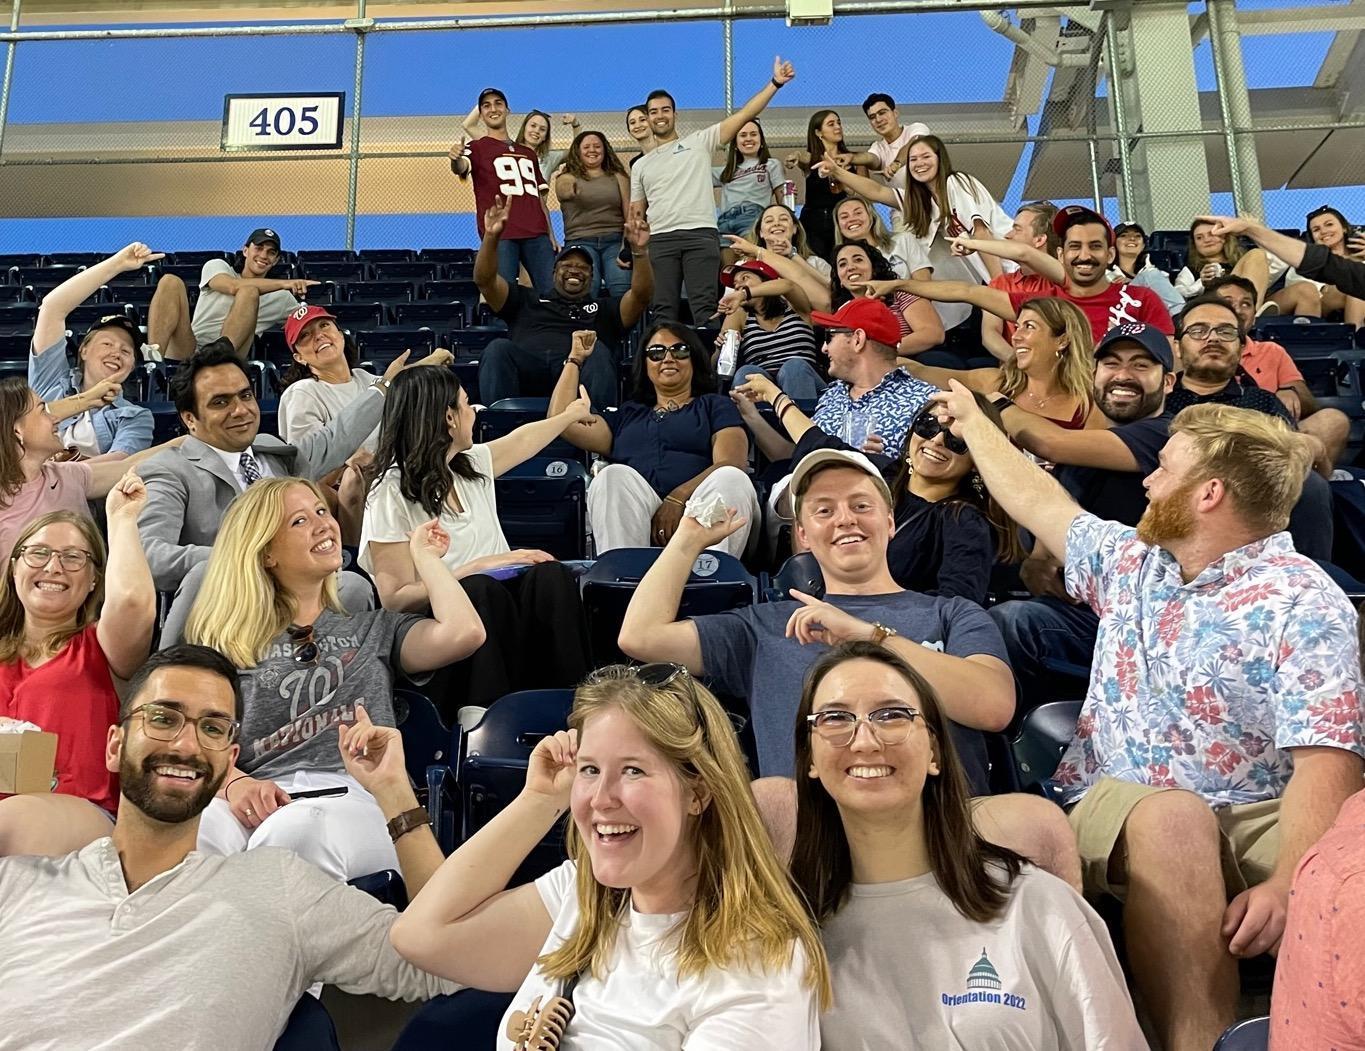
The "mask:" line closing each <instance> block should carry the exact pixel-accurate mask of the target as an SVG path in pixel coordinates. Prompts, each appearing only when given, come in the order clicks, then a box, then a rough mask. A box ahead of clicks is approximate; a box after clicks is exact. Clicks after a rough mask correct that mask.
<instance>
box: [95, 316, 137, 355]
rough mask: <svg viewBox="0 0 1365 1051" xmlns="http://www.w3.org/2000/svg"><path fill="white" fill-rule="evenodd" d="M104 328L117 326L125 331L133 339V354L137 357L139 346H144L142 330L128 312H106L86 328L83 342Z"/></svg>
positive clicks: (121, 330)
mask: <svg viewBox="0 0 1365 1051" xmlns="http://www.w3.org/2000/svg"><path fill="white" fill-rule="evenodd" d="M102 328H116V329H118V330H119V331H120V332H123V333H125V334H126V335H127V336H128V338H129V339H131V340H132V341H133V356H134V357H137V352H138V348H139V347H141V346H142V330H141V329H140V328H138V327H137V325H136V324H135V323H134V322H133V319H132V318H130V317H129V316H128V315H127V314H105V315H104V317H102V318H100V319H99V320H98V321H96V322H95V323H94V324H93V325H91V326H90V327H89V328H88V329H86V330H85V336H84V338H83V339H82V340H81V342H82V343H84V342H85V340H87V339H89V338H90V337H91V335H92V334H94V333H95V332H98V331H99V330H100V329H102Z"/></svg>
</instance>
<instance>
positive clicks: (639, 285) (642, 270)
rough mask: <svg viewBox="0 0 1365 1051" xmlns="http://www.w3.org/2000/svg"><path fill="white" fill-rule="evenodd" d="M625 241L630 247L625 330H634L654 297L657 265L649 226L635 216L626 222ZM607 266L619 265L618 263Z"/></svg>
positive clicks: (624, 298)
mask: <svg viewBox="0 0 1365 1051" xmlns="http://www.w3.org/2000/svg"><path fill="white" fill-rule="evenodd" d="M625 241H626V244H628V245H630V287H629V288H628V289H626V294H625V295H623V296H622V297H621V327H622V328H624V329H630V328H634V327H635V322H637V321H639V320H640V318H642V317H644V313H645V311H646V310H648V309H649V301H650V299H651V298H653V296H654V264H653V263H651V262H650V261H649V223H647V222H646V221H645V220H644V218H643V217H642V218H638V219H637V218H636V217H635V216H631V217H630V218H629V219H627V220H626V225H625ZM603 265H604V266H615V265H616V264H615V262H610V263H605V264H603Z"/></svg>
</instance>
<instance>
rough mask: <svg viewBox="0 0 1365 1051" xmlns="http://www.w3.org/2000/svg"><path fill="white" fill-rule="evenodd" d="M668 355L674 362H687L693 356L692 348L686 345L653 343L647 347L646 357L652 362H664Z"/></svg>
mask: <svg viewBox="0 0 1365 1051" xmlns="http://www.w3.org/2000/svg"><path fill="white" fill-rule="evenodd" d="M668 354H672V355H673V360H674V361H686V360H687V359H688V358H690V357H691V356H692V348H691V347H689V346H688V345H687V344H686V343H651V344H650V345H649V346H647V347H645V357H647V358H648V359H649V360H650V361H663V360H664V357H665V355H668Z"/></svg>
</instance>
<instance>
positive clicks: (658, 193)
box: [630, 124, 720, 234]
mask: <svg viewBox="0 0 1365 1051" xmlns="http://www.w3.org/2000/svg"><path fill="white" fill-rule="evenodd" d="M719 148H720V125H719V124H712V125H711V126H710V127H709V128H703V129H702V130H701V131H694V132H693V133H692V134H691V135H684V136H683V137H682V138H680V139H676V140H674V141H673V142H663V143H660V144H659V145H658V146H656V147H655V148H654V149H652V150H651V151H650V152H649V153H646V154H645V155H644V156H643V157H641V158H640V159H639V160H638V161H637V162H636V164H635V166H634V167H633V168H631V169H630V199H631V200H632V201H639V200H645V201H647V202H648V208H647V210H646V216H647V218H648V219H649V229H650V231H651V232H652V233H656V234H667V233H672V232H673V231H674V230H701V229H707V230H714V229H716V199H715V196H714V194H713V193H712V187H711V156H712V154H714V153H715V152H716V150H718V149H719Z"/></svg>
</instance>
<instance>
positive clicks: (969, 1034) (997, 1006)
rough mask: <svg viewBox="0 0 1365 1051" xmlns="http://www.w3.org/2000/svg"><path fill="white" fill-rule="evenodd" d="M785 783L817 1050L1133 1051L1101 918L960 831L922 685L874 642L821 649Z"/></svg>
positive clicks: (933, 707)
mask: <svg viewBox="0 0 1365 1051" xmlns="http://www.w3.org/2000/svg"><path fill="white" fill-rule="evenodd" d="M796 769H797V770H798V771H800V772H801V774H802V776H799V777H798V778H797V779H796V799H797V804H796V806H797V809H796V840H795V848H794V850H793V853H792V859H791V870H792V876H793V877H794V879H795V881H796V884H797V886H798V887H799V888H800V890H801V892H802V893H803V895H804V896H805V899H806V901H807V902H808V904H809V905H810V908H811V910H812V911H813V913H814V914H815V919H816V922H817V923H819V924H820V926H821V933H822V936H823V940H824V945H825V951H826V952H827V953H828V954H829V963H830V974H831V977H832V979H833V984H834V1007H833V1009H832V1010H830V1011H828V1012H827V1013H826V1014H825V1015H824V1017H823V1018H822V1019H821V1022H820V1034H821V1038H822V1039H823V1041H824V1045H825V1046H826V1047H831V1048H841V1049H852V1051H871V1049H874V1048H889V1047H933V1048H940V1047H943V1048H947V1047H960V1048H976V1047H990V1048H994V1049H999V1051H1083V1049H1084V1051H1091V1049H1095V1048H1105V1049H1110V1051H1129V1049H1138V1048H1142V1049H1145V1048H1146V1047H1147V1044H1146V1042H1145V1040H1144V1039H1143V1036H1142V1032H1141V1030H1140V1029H1139V1028H1138V1024H1137V1020H1136V1018H1135V1017H1134V1014H1133V1005H1132V1002H1131V1001H1130V999H1129V996H1128V991H1127V988H1126V986H1125V984H1124V979H1123V972H1122V970H1121V969H1120V967H1119V962H1118V959H1117V957H1116V956H1115V954H1114V949H1113V946H1112V945H1111V944H1110V941H1109V934H1108V932H1107V931H1106V929H1105V926H1104V923H1103V921H1102V920H1101V919H1100V918H1099V917H1098V916H1097V915H1096V914H1095V913H1094V911H1093V910H1091V908H1090V907H1089V906H1088V905H1087V904H1086V903H1085V901H1084V899H1082V898H1081V896H1080V895H1079V894H1078V893H1077V892H1076V891H1075V890H1073V889H1072V888H1071V887H1069V886H1067V884H1066V883H1065V882H1063V881H1062V880H1060V879H1057V878H1056V877H1054V876H1052V875H1050V874H1049V873H1047V872H1044V871H1043V870H1042V869H1037V868H1034V867H1033V866H1032V865H1030V864H1029V863H1028V862H1027V861H1025V860H1024V859H1023V858H1022V857H1020V856H1019V855H1018V854H1015V853H1014V852H1012V851H1010V850H1007V849H1005V848H1003V847H999V846H996V845H994V844H992V843H989V842H987V841H986V840H984V839H982V838H981V836H979V835H978V834H977V832H976V831H975V829H974V827H973V824H972V805H971V800H970V798H969V796H968V792H967V785H966V781H965V779H964V777H963V773H962V766H961V763H960V761H959V759H958V756H957V752H956V750H955V748H954V746H953V742H952V738H951V736H950V735H949V734H948V733H947V732H946V723H945V721H944V717H943V714H942V711H941V709H940V707H939V702H938V697H937V695H936V694H935V692H934V688H933V687H932V686H931V685H930V684H929V683H928V682H927V681H926V680H925V679H924V677H923V676H922V675H920V674H919V673H918V672H916V671H915V670H914V669H913V668H911V667H910V666H909V665H908V664H906V663H905V662H904V661H903V660H901V659H900V658H899V657H898V656H896V655H895V654H894V653H892V652H891V651H889V650H887V649H886V648H885V647H883V646H880V645H877V644H874V643H869V642H853V643H846V644H844V645H841V646H837V647H835V648H834V649H832V650H831V651H830V652H829V653H827V654H826V655H825V656H824V657H822V658H821V660H820V661H819V663H817V664H816V665H815V666H814V667H813V668H812V669H811V671H810V674H809V675H808V676H807V678H806V683H805V688H804V690H803V691H802V695H801V704H800V708H799V711H798V714H797V721H796ZM907 932H913V936H908V935H907Z"/></svg>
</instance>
